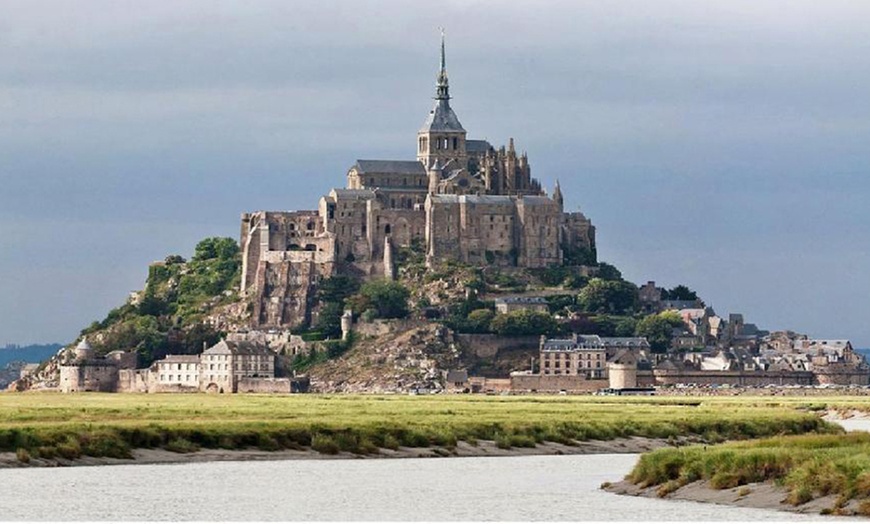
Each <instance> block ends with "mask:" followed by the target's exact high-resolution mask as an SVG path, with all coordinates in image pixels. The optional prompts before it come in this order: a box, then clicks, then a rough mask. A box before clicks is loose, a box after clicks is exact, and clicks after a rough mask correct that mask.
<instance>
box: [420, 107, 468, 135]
mask: <svg viewBox="0 0 870 524" xmlns="http://www.w3.org/2000/svg"><path fill="white" fill-rule="evenodd" d="M420 131H421V132H427V131H453V132H465V129H463V128H462V124H460V123H459V118H457V116H456V113H454V112H453V109H451V108H450V102H449V101H447V100H443V99H442V100H436V101H435V106H434V107H433V108H432V110H431V111H429V115H428V116H427V117H426V121H425V122H423V127H421V128H420Z"/></svg>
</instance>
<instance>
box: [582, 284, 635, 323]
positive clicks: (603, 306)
mask: <svg viewBox="0 0 870 524" xmlns="http://www.w3.org/2000/svg"><path fill="white" fill-rule="evenodd" d="M577 304H578V305H579V306H580V307H581V308H582V309H583V311H587V312H590V313H610V314H615V315H621V314H625V313H627V312H630V311H631V310H633V309H634V307H635V305H636V304H637V286H635V285H634V284H632V283H631V282H626V281H624V280H602V279H600V278H593V279H592V280H590V281H589V284H588V285H587V286H586V287H584V288H583V289H582V290H580V294H579V295H577Z"/></svg>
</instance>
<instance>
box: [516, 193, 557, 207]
mask: <svg viewBox="0 0 870 524" xmlns="http://www.w3.org/2000/svg"><path fill="white" fill-rule="evenodd" d="M522 200H523V204H524V205H526V206H546V205H552V204H554V203H555V202H554V201H553V199H551V198H549V197H545V196H534V195H524V196H523V198H522Z"/></svg>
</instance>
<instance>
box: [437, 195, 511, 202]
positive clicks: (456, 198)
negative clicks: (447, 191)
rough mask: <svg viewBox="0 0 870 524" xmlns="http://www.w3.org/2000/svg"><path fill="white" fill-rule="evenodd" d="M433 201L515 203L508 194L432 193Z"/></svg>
mask: <svg viewBox="0 0 870 524" xmlns="http://www.w3.org/2000/svg"><path fill="white" fill-rule="evenodd" d="M430 198H431V199H432V201H433V202H437V203H441V204H465V203H468V204H513V202H514V198H513V197H511V196H508V195H432V196H431V197H430Z"/></svg>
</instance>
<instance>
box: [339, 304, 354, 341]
mask: <svg viewBox="0 0 870 524" xmlns="http://www.w3.org/2000/svg"><path fill="white" fill-rule="evenodd" d="M351 325H353V311H351V310H350V309H345V310H344V314H343V315H341V339H342V340H347V337H349V336H350V328H351Z"/></svg>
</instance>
